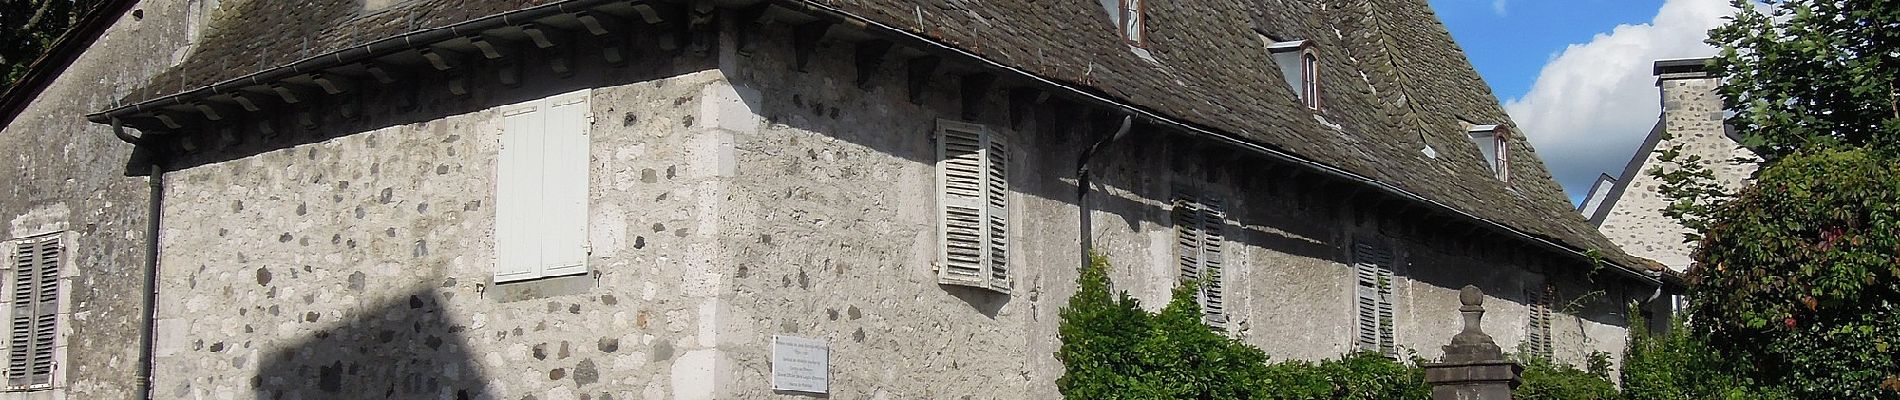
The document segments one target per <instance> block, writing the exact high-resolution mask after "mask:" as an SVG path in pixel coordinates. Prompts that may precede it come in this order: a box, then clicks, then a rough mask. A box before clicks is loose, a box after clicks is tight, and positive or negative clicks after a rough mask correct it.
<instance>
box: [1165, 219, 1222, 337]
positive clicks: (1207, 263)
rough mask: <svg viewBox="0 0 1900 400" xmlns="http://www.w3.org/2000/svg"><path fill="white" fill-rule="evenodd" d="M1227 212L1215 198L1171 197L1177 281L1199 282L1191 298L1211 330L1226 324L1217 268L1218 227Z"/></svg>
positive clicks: (1219, 261)
mask: <svg viewBox="0 0 1900 400" xmlns="http://www.w3.org/2000/svg"><path fill="white" fill-rule="evenodd" d="M1226 225H1227V213H1226V212H1224V211H1221V202H1220V200H1219V199H1214V198H1209V197H1197V196H1194V195H1191V194H1176V195H1175V199H1174V233H1175V236H1174V237H1175V242H1174V243H1175V255H1176V259H1177V260H1179V266H1180V268H1181V270H1180V272H1181V281H1182V282H1187V281H1196V280H1198V281H1200V282H1201V287H1200V290H1199V291H1198V292H1196V293H1195V295H1194V300H1195V301H1196V302H1198V303H1200V305H1201V313H1202V317H1201V321H1202V322H1204V323H1206V324H1207V325H1208V326H1211V327H1214V328H1215V329H1225V328H1226V326H1227V305H1226V301H1225V298H1224V297H1225V290H1224V289H1223V288H1222V286H1221V272H1222V271H1221V267H1222V266H1223V265H1225V264H1226V261H1227V260H1226V257H1225V254H1224V253H1225V252H1226V242H1227V237H1226V236H1224V235H1223V233H1222V227H1224V226H1226Z"/></svg>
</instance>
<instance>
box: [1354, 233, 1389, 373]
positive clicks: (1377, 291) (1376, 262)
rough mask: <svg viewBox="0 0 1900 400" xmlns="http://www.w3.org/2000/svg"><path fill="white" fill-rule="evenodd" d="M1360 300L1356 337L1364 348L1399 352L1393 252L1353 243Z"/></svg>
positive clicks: (1358, 300) (1357, 299) (1357, 297)
mask: <svg viewBox="0 0 1900 400" xmlns="http://www.w3.org/2000/svg"><path fill="white" fill-rule="evenodd" d="M1353 270H1354V273H1355V275H1356V280H1357V281H1358V284H1357V285H1355V286H1356V287H1355V290H1356V295H1355V297H1356V298H1355V302H1356V303H1357V307H1356V308H1357V309H1358V311H1357V314H1358V315H1357V319H1358V321H1357V322H1358V323H1357V327H1358V329H1357V330H1356V337H1355V341H1356V342H1357V343H1356V344H1357V345H1358V347H1359V349H1360V350H1362V351H1376V352H1379V353H1382V354H1387V355H1391V354H1395V351H1396V349H1395V348H1394V347H1393V341H1394V333H1393V326H1392V325H1393V322H1394V321H1393V314H1394V313H1393V309H1392V300H1393V299H1392V297H1393V296H1392V293H1393V291H1392V286H1393V276H1392V252H1391V250H1388V249H1385V248H1383V247H1380V246H1374V245H1371V244H1368V243H1364V242H1359V243H1355V244H1354V245H1353Z"/></svg>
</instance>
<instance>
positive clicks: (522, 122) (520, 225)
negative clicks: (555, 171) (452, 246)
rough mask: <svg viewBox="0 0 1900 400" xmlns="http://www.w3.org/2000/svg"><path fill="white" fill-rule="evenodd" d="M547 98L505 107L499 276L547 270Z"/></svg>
mask: <svg viewBox="0 0 1900 400" xmlns="http://www.w3.org/2000/svg"><path fill="white" fill-rule="evenodd" d="M541 108H542V104H541V102H539V101H534V102H528V103H526V104H521V105H518V106H514V107H510V108H505V109H503V110H502V132H501V155H500V161H499V162H498V163H497V166H496V170H497V172H496V175H497V176H496V180H497V182H496V184H495V282H506V281H516V280H523V279H533V278H538V277H540V276H541V272H542V271H543V268H541V249H542V247H541V243H540V234H539V232H538V230H539V228H540V227H541V224H540V223H539V220H540V219H541V215H540V213H541V206H540V203H541V192H542V185H543V183H544V182H543V181H542V180H541V166H542V165H543V164H544V162H543V161H542V158H543V154H544V150H543V149H542V148H543V147H544V143H543V141H542V140H541V126H542V125H543V123H542V122H541V119H542V115H543V114H544V113H543V112H542V110H541Z"/></svg>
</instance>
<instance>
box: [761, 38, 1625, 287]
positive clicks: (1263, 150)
mask: <svg viewBox="0 0 1900 400" xmlns="http://www.w3.org/2000/svg"><path fill="white" fill-rule="evenodd" d="M773 2H774V4H778V5H780V6H783V7H786V8H790V9H794V10H801V11H806V12H807V13H810V14H813V15H816V16H819V17H822V18H828V19H832V20H836V22H842V23H847V24H850V25H854V26H862V27H864V29H865V30H870V31H875V32H881V33H883V34H886V35H890V36H894V37H896V38H900V39H903V40H904V41H907V42H911V44H913V45H914V46H917V47H919V48H925V49H931V50H935V51H937V52H940V53H946V54H949V55H954V56H957V57H960V58H964V59H968V60H972V61H975V62H978V63H981V64H983V65H985V66H987V67H989V68H993V69H996V70H1001V71H1005V72H1009V73H1012V74H1014V75H1017V76H1018V77H1020V78H1023V79H1026V80H1029V81H1031V82H1035V83H1038V84H1041V85H1043V86H1044V87H1046V88H1049V89H1052V90H1054V91H1057V92H1061V93H1064V94H1067V95H1069V96H1071V97H1073V98H1076V99H1079V100H1083V101H1086V102H1090V103H1094V104H1096V105H1098V106H1104V107H1108V108H1112V109H1117V110H1120V111H1121V112H1124V113H1127V114H1130V115H1133V116H1135V117H1137V118H1140V119H1142V120H1143V121H1146V122H1149V123H1152V124H1155V125H1163V126H1169V127H1173V128H1176V129H1179V130H1182V131H1185V132H1188V133H1192V134H1197V135H1201V136H1206V137H1209V138H1213V139H1216V140H1219V141H1221V142H1226V143H1228V144H1230V145H1234V146H1236V147H1240V148H1243V149H1246V150H1250V151H1253V152H1255V153H1259V154H1262V155H1265V156H1267V157H1268V158H1272V159H1275V160H1279V161H1282V162H1286V163H1291V164H1294V165H1299V166H1305V167H1307V168H1310V169H1312V170H1314V171H1317V172H1319V173H1320V174H1322V175H1327V176H1331V177H1335V178H1339V179H1345V180H1349V181H1353V182H1357V183H1360V184H1364V185H1367V186H1371V187H1373V188H1374V189H1377V190H1378V191H1380V192H1383V193H1385V194H1388V195H1391V196H1395V197H1398V198H1400V199H1404V200H1409V201H1412V202H1416V203H1419V204H1422V205H1425V206H1426V207H1427V208H1429V209H1432V210H1437V211H1440V212H1444V213H1447V214H1450V215H1454V216H1458V217H1461V218H1464V219H1466V220H1469V221H1470V222H1472V223H1474V224H1477V225H1478V226H1481V227H1486V228H1490V229H1492V230H1495V231H1498V232H1502V233H1505V234H1507V235H1510V236H1512V237H1516V238H1518V239H1519V240H1522V241H1525V242H1529V243H1531V244H1534V245H1537V246H1539V247H1543V248H1545V249H1547V250H1552V251H1555V252H1557V253H1559V254H1570V255H1573V256H1576V257H1577V258H1578V259H1582V260H1586V261H1590V262H1596V261H1601V260H1600V259H1598V258H1597V257H1595V256H1592V255H1590V254H1589V253H1588V252H1585V251H1581V250H1577V249H1575V248H1571V247H1569V246H1565V245H1563V244H1561V243H1557V242H1553V241H1551V240H1550V239H1546V238H1543V237H1540V236H1537V235H1532V234H1530V233H1527V232H1524V231H1521V230H1518V229H1516V228H1512V227H1510V226H1506V225H1504V224H1500V223H1497V222H1496V221H1491V220H1488V219H1485V218H1483V217H1479V216H1476V215H1472V214H1471V213H1467V212H1464V211H1463V210H1459V209H1457V208H1453V207H1451V206H1449V205H1446V204H1444V203H1440V202H1438V201H1437V200H1432V199H1429V198H1426V197H1424V196H1420V195H1418V194H1417V193H1412V192H1410V191H1407V190H1405V189H1402V188H1399V187H1397V186H1393V185H1391V184H1388V183H1385V182H1380V181H1378V180H1375V179H1372V178H1369V177H1366V176H1363V175H1359V174H1357V173H1353V172H1352V171H1347V170H1344V169H1340V168H1338V167H1334V166H1331V165H1327V164H1325V163H1321V162H1318V161H1314V160H1310V159H1306V158H1303V157H1300V156H1298V155H1294V154H1292V153H1287V152H1285V151H1281V150H1279V149H1274V148H1270V147H1267V146H1263V145H1260V144H1258V143H1254V142H1251V141H1248V140H1245V139H1241V138H1238V137H1235V136H1233V135H1229V134H1227V133H1224V132H1220V131H1216V130H1212V129H1207V128H1203V127H1201V126H1199V125H1195V124H1193V123H1189V122H1185V121H1180V120H1176V119H1174V118H1172V117H1169V116H1167V115H1163V114H1161V113H1157V112H1154V111H1150V110H1147V109H1145V108H1141V107H1139V106H1136V105H1133V104H1128V103H1125V102H1122V101H1119V100H1116V99H1112V98H1108V97H1105V96H1102V95H1100V94H1096V93H1093V92H1090V91H1088V90H1084V89H1082V88H1078V87H1075V86H1071V85H1068V84H1065V83H1062V82H1057V81H1054V80H1050V79H1047V78H1043V77H1041V76H1037V75H1036V74H1034V73H1031V72H1029V71H1025V70H1023V69H1020V68H1016V67H1013V66H1009V65H1006V64H1003V63H1000V62H997V61H994V60H990V59H988V58H984V57H983V56H982V55H979V54H976V53H972V52H970V51H967V50H963V49H960V48H957V47H953V46H950V45H946V44H943V43H941V42H938V41H936V40H933V39H930V38H927V37H923V36H921V35H918V34H916V33H913V32H910V31H907V30H904V29H901V28H897V27H893V26H890V25H887V24H884V23H882V22H878V21H875V20H871V19H869V18H865V17H862V16H858V15H856V14H852V13H850V12H848V11H844V10H842V9H839V8H837V7H833V6H830V5H826V4H819V3H815V2H809V1H803V0H773ZM1611 265H1612V266H1613V267H1615V268H1611V269H1613V270H1616V271H1618V272H1620V273H1622V274H1623V275H1625V276H1628V277H1630V278H1633V279H1636V280H1638V281H1641V282H1644V283H1648V284H1651V285H1662V284H1663V282H1662V280H1661V279H1660V278H1661V275H1662V274H1661V273H1659V272H1644V271H1636V270H1634V269H1631V268H1629V267H1626V266H1622V265H1616V264H1611Z"/></svg>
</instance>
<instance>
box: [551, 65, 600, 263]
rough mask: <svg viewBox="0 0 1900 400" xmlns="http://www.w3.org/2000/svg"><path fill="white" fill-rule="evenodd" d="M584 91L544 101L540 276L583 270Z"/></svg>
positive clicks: (585, 175)
mask: <svg viewBox="0 0 1900 400" xmlns="http://www.w3.org/2000/svg"><path fill="white" fill-rule="evenodd" d="M587 96H588V93H587V92H585V91H582V92H577V93H570V94H566V95H560V96H555V97H551V98H549V99H548V106H547V111H546V116H545V117H544V118H545V119H544V120H545V124H544V125H543V127H544V129H545V130H544V131H543V132H542V135H541V136H542V138H543V143H544V146H543V149H544V151H545V153H544V154H545V155H544V157H543V158H542V160H541V162H542V163H543V164H542V173H543V175H542V180H543V182H545V183H543V187H542V191H541V196H542V197H541V204H542V207H541V208H542V210H544V218H543V219H542V220H541V221H539V222H540V223H542V224H544V226H543V227H542V229H539V231H541V232H544V233H543V234H542V236H541V238H542V242H541V257H542V258H541V265H542V266H543V268H544V270H543V271H542V275H543V276H561V275H574V274H581V273H586V272H587V197H588V194H587V185H588V184H587V182H588V171H587V168H588V164H589V159H590V157H589V155H588V136H587V128H588V122H587V115H588V113H589V109H588V102H587Z"/></svg>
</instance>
